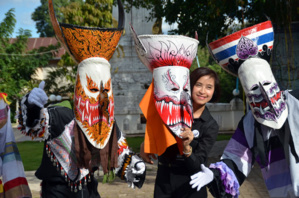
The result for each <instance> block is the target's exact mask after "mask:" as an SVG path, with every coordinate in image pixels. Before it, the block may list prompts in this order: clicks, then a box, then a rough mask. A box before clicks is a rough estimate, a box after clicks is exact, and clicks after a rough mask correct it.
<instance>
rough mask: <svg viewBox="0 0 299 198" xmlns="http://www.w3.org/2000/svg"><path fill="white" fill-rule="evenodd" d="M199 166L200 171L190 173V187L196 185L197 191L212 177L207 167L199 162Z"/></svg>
mask: <svg viewBox="0 0 299 198" xmlns="http://www.w3.org/2000/svg"><path fill="white" fill-rule="evenodd" d="M200 167H201V171H199V172H198V173H195V174H194V175H192V176H191V181H190V185H191V186H192V188H196V187H197V191H199V190H200V189H201V188H202V187H203V186H205V185H207V184H208V183H210V182H211V181H212V180H213V178H214V174H213V172H212V171H211V170H210V169H209V168H207V167H205V165H203V164H201V165H200Z"/></svg>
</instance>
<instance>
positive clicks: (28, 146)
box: [17, 134, 232, 171]
mask: <svg viewBox="0 0 299 198" xmlns="http://www.w3.org/2000/svg"><path fill="white" fill-rule="evenodd" d="M231 136H232V135H229V134H219V135H218V137H217V141H220V140H229V139H230V138H231ZM126 139H127V141H128V144H129V146H130V148H131V149H132V150H133V151H134V152H137V153H139V150H140V144H141V142H142V141H143V137H127V138H126ZM17 145H18V148H19V152H20V155H21V158H22V160H23V164H24V168H25V171H31V170H36V169H37V168H38V167H39V165H40V163H41V159H42V154H43V148H44V142H36V141H26V142H19V143H17Z"/></svg>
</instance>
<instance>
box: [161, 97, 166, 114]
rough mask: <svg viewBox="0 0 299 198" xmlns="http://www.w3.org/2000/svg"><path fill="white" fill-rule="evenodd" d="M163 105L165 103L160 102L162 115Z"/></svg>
mask: <svg viewBox="0 0 299 198" xmlns="http://www.w3.org/2000/svg"><path fill="white" fill-rule="evenodd" d="M164 104H165V101H164V100H162V102H161V113H162V111H163V106H164Z"/></svg>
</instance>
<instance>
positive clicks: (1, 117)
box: [0, 99, 8, 129]
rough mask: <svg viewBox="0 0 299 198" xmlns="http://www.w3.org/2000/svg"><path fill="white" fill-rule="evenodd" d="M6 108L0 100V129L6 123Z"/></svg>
mask: <svg viewBox="0 0 299 198" xmlns="http://www.w3.org/2000/svg"><path fill="white" fill-rule="evenodd" d="M7 107H8V106H7V105H6V103H5V102H4V100H2V99H0V129H2V127H3V126H4V125H5V124H6V122H7Z"/></svg>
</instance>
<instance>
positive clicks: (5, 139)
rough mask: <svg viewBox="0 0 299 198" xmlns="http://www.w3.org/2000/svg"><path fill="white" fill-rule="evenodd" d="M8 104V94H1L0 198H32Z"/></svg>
mask: <svg viewBox="0 0 299 198" xmlns="http://www.w3.org/2000/svg"><path fill="white" fill-rule="evenodd" d="M8 104H9V102H8V101H7V100H6V94H4V93H0V177H2V181H1V179H0V197H5V198H20V197H31V192H30V189H29V186H28V183H27V180H26V176H25V173H24V167H23V163H22V159H21V156H20V153H19V150H18V148H17V144H16V142H15V138H14V134H13V129H12V126H11V122H10V109H9V106H8ZM2 182H3V184H2Z"/></svg>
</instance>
